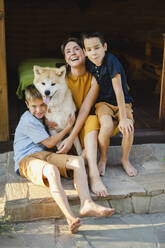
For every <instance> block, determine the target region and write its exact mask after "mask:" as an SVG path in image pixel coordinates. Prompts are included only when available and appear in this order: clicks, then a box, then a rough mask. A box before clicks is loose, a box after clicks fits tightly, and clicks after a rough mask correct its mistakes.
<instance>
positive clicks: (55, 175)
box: [43, 164, 80, 233]
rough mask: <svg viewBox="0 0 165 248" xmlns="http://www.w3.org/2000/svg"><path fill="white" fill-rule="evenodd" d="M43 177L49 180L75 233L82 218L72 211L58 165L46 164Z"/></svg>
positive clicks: (51, 188) (53, 195) (54, 196)
mask: <svg viewBox="0 0 165 248" xmlns="http://www.w3.org/2000/svg"><path fill="white" fill-rule="evenodd" d="M43 178H47V180H48V182H49V187H50V192H51V195H52V197H53V199H54V200H55V201H56V203H57V205H58V206H59V207H60V209H61V211H62V212H63V214H64V215H65V217H66V220H67V222H68V225H69V228H70V231H71V232H72V233H75V232H77V231H78V228H79V226H80V219H79V218H76V217H75V216H74V214H73V213H72V211H71V209H70V206H69V202H68V200H67V197H66V194H65V192H64V189H63V187H62V185H61V178H60V173H59V171H58V169H57V168H56V166H54V165H51V164H46V165H45V166H44V169H43Z"/></svg>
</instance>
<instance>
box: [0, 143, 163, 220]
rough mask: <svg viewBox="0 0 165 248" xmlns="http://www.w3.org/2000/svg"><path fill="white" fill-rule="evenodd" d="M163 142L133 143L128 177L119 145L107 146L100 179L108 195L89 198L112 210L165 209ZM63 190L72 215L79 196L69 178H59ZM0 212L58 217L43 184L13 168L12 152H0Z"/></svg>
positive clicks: (20, 217) (24, 216)
mask: <svg viewBox="0 0 165 248" xmlns="http://www.w3.org/2000/svg"><path fill="white" fill-rule="evenodd" d="M164 151H165V144H146V145H145V144H144V145H134V146H133V147H132V150H131V154H130V160H131V162H132V164H133V165H134V166H135V167H136V168H137V170H138V176H136V177H132V178H131V177H128V176H127V175H126V174H125V172H124V171H123V170H122V168H121V166H120V158H121V147H120V146H114V147H113V146H110V147H109V152H108V156H109V157H108V166H107V171H106V175H105V176H104V177H103V181H104V183H105V185H106V187H107V188H108V190H109V192H110V195H109V196H108V197H106V198H99V197H96V196H95V195H93V194H91V195H92V198H93V199H94V200H96V201H98V202H99V203H100V204H102V205H105V206H111V207H113V208H115V211H116V214H130V213H136V214H143V213H158V212H164V211H165V161H164V160H163V158H164V157H165V152H164ZM62 183H63V185H64V188H65V191H66V193H67V196H68V198H69V201H70V204H71V205H72V209H73V211H74V212H75V214H76V215H78V211H79V199H78V196H77V193H76V191H75V190H74V189H73V184H72V180H66V179H63V180H62ZM0 215H3V216H6V217H7V216H10V217H11V220H12V221H27V220H28V221H30V220H38V219H45V218H52V217H53V218H57V217H61V216H62V213H61V211H60V209H59V208H58V207H57V205H56V203H55V202H54V201H53V199H52V198H51V195H50V193H49V190H48V189H47V188H46V187H42V186H36V185H33V184H32V183H30V182H28V181H27V180H26V179H24V178H22V177H20V176H17V175H16V174H15V172H14V161H13V152H8V153H3V154H0Z"/></svg>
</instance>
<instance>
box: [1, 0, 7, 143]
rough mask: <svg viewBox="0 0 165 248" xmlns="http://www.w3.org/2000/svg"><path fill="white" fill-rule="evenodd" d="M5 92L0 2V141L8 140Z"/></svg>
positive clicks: (3, 18) (3, 10)
mask: <svg viewBox="0 0 165 248" xmlns="http://www.w3.org/2000/svg"><path fill="white" fill-rule="evenodd" d="M7 92H8V90H7V72H6V42H5V9H4V0H0V141H8V140H9V117H8V94H7Z"/></svg>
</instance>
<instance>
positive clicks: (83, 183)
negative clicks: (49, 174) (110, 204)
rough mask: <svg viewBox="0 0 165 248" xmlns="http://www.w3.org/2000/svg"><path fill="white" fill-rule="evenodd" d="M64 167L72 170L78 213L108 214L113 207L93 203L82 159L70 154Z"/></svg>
mask: <svg viewBox="0 0 165 248" xmlns="http://www.w3.org/2000/svg"><path fill="white" fill-rule="evenodd" d="M66 168H67V169H69V170H73V171H74V184H75V186H76V190H77V191H78V194H79V197H80V204H81V205H80V214H81V215H83V216H97V217H104V216H110V215H112V214H113V213H114V209H111V208H105V207H102V206H100V205H98V204H95V203H94V202H93V200H92V199H91V197H90V193H89V187H88V182H87V174H86V170H85V164H84V159H83V158H82V157H81V156H80V157H78V156H70V158H69V159H68V161H67V163H66Z"/></svg>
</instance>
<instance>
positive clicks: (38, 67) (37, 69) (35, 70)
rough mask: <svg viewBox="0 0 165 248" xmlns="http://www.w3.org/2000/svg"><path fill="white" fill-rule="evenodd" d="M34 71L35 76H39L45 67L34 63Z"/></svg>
mask: <svg viewBox="0 0 165 248" xmlns="http://www.w3.org/2000/svg"><path fill="white" fill-rule="evenodd" d="M33 72H34V75H35V76H39V75H40V74H41V73H42V72H43V68H42V67H41V66H38V65H34V66H33Z"/></svg>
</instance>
